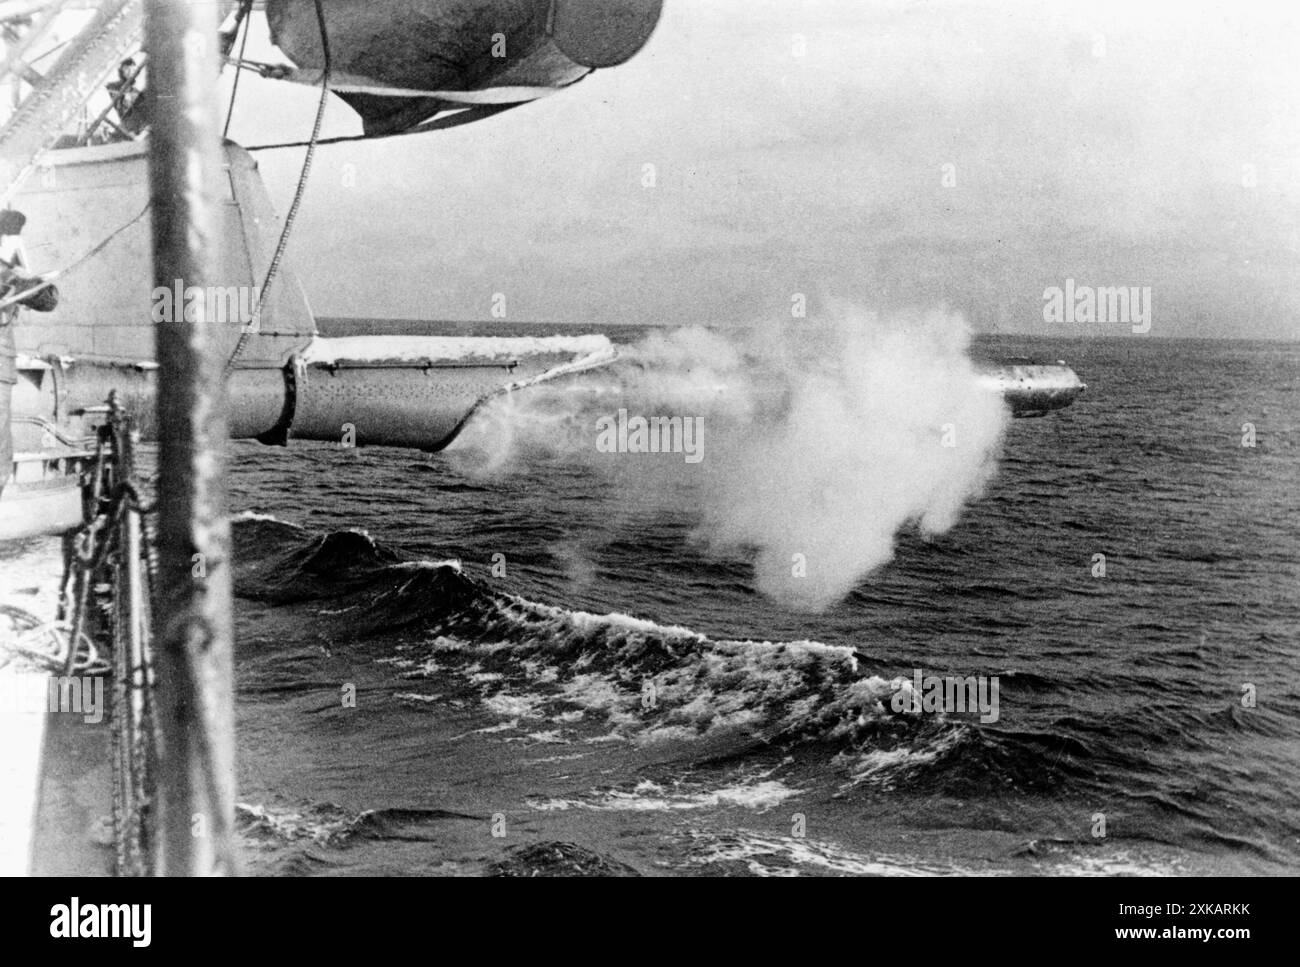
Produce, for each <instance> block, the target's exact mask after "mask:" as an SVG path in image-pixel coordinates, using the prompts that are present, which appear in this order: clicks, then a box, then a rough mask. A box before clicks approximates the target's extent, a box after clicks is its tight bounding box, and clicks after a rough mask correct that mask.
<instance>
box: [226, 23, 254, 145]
mask: <svg viewBox="0 0 1300 967" xmlns="http://www.w3.org/2000/svg"><path fill="white" fill-rule="evenodd" d="M252 9H253V0H242V2H241V3H240V5H239V13H238V15H237V19H236V20H235V29H236V30H238V29H239V28H240V26H241V25H242V26H243V28H244V39H243V40H241V41H240V42H239V61H237V62H236V65H235V79H234V82H233V83H232V84H231V85H230V106H229V107H227V108H226V126H225V127H224V128H222V129H221V137H222V139H223V140H224V139H225V138H226V137H227V135H229V134H230V121H231V119H232V118H234V116H235V95H237V94H238V93H239V76H240V74H242V73H243V71H241V70H240V69H239V65H240V64H241V63H242V62H243V60H244V51H245V50H246V49H247V48H248V35H249V34H250V33H251V32H252V29H253V18H252V17H249V16H248V14H249V11H251V10H252Z"/></svg>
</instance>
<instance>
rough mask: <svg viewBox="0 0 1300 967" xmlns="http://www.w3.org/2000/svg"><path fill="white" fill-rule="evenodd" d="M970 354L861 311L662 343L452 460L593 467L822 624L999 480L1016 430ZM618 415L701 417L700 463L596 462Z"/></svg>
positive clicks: (503, 466) (518, 416)
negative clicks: (898, 550)
mask: <svg viewBox="0 0 1300 967" xmlns="http://www.w3.org/2000/svg"><path fill="white" fill-rule="evenodd" d="M969 339H970V336H969V332H968V330H967V328H966V326H965V324H964V322H963V320H962V319H961V318H960V317H958V316H954V315H950V314H946V313H941V312H932V313H902V314H899V313H892V314H888V315H882V314H877V313H872V312H866V311H863V310H858V309H854V308H852V307H848V306H837V307H836V311H835V315H834V321H833V322H832V323H831V324H829V325H826V324H814V323H806V324H804V323H798V324H792V325H787V326H783V327H780V328H772V329H755V330H744V331H731V332H715V331H710V330H704V329H679V330H673V331H664V332H658V333H654V334H652V335H650V336H649V337H647V338H646V339H644V340H642V341H641V342H639V343H637V344H635V345H634V346H632V347H625V348H624V349H623V350H622V353H623V358H622V359H621V360H620V362H619V363H618V364H617V365H616V366H615V367H613V368H611V369H610V370H607V371H605V372H604V373H601V374H593V375H592V376H591V377H588V378H585V379H583V380H581V381H575V382H571V383H568V384H561V385H556V386H552V387H546V388H537V389H534V390H530V391H529V392H528V393H525V394H520V395H518V396H516V397H511V398H506V399H503V400H501V401H499V402H497V403H494V404H493V405H492V406H489V407H488V408H486V410H485V411H484V412H483V413H482V414H480V416H479V417H478V418H476V420H475V421H474V422H473V423H472V424H471V425H470V426H469V427H467V429H466V432H465V434H464V436H463V437H462V439H461V440H459V441H457V445H456V447H455V448H454V450H455V452H457V453H459V454H460V455H461V458H462V459H463V460H465V461H466V465H467V466H468V467H471V468H474V469H476V470H478V471H479V472H486V473H502V472H508V471H509V470H510V469H511V468H513V467H517V466H519V464H520V463H521V462H526V461H527V459H528V458H529V457H530V456H536V455H538V454H546V455H552V456H553V455H561V456H563V457H564V458H565V459H570V460H575V461H582V462H583V463H584V464H587V465H589V466H590V468H591V469H592V470H593V471H594V472H599V473H602V474H606V475H608V476H609V478H610V480H611V483H612V484H613V485H614V486H615V490H616V492H617V493H619V495H620V503H621V505H622V508H623V511H624V513H626V514H627V515H628V516H629V517H636V516H638V515H640V516H645V515H652V514H654V513H656V512H663V511H667V510H670V509H671V510H674V511H680V510H682V509H683V508H685V509H686V510H687V512H688V513H689V514H690V515H691V517H692V520H693V522H694V524H695V536H696V538H697V539H698V540H699V541H700V542H701V543H702V544H703V545H704V546H705V547H706V548H707V549H708V550H709V551H710V552H712V553H714V554H717V555H734V554H746V555H749V556H752V558H753V561H754V569H755V578H756V581H757V585H758V587H759V589H760V590H761V591H762V592H763V593H764V594H766V595H768V596H770V597H772V598H773V599H775V600H777V601H778V602H780V603H782V604H783V605H785V606H787V607H790V608H795V609H800V610H814V611H817V610H823V609H825V608H827V607H829V606H831V605H832V604H834V603H835V602H837V601H839V600H841V599H842V598H843V597H844V596H845V595H846V594H847V593H848V592H849V591H851V590H852V588H853V587H854V586H855V585H856V584H858V583H859V582H860V581H861V580H862V579H863V578H864V577H866V576H867V575H868V574H870V573H871V572H872V571H874V570H875V569H876V568H878V567H880V566H881V565H883V564H885V563H886V562H888V561H889V560H890V558H891V557H892V555H893V548H894V540H895V535H896V534H897V533H898V532H899V531H900V529H902V528H904V527H906V526H909V525H915V526H917V527H918V528H919V529H920V530H921V531H922V532H923V533H927V534H937V533H942V532H944V531H946V530H948V529H949V528H951V527H952V526H953V525H954V524H955V523H956V521H957V519H958V516H959V515H960V512H961V509H962V507H963V506H964V505H965V503H966V502H967V501H969V500H970V499H972V498H973V497H976V496H978V495H979V493H980V492H981V490H982V488H983V486H984V485H985V483H986V482H987V481H988V480H989V478H990V477H991V476H992V474H993V473H994V471H995V469H996V459H997V455H998V451H999V448H1000V443H1001V439H1002V435H1003V432H1004V430H1005V428H1006V421H1007V418H1008V415H1007V412H1006V409H1005V407H1004V405H1003V403H1002V401H1001V399H1000V398H999V397H998V396H997V395H995V394H991V393H989V391H988V390H987V389H985V388H982V387H981V386H980V384H979V382H978V380H977V378H976V374H975V370H974V368H973V366H972V364H971V362H970V359H969V357H968V355H967V348H968V344H969ZM619 408H625V409H626V410H627V411H628V413H629V414H639V415H642V416H647V417H649V416H669V417H683V418H693V419H702V421H703V427H704V433H703V459H702V460H701V461H700V462H699V463H690V464H688V463H686V462H685V461H684V460H683V457H682V455H681V454H673V453H657V454H651V453H602V452H599V451H598V450H597V449H596V443H595V441H596V438H597V432H596V421H597V420H598V419H600V418H601V417H609V416H611V415H612V414H614V413H615V412H616V411H617V410H618V409H619Z"/></svg>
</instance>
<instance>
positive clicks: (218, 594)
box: [142, 0, 236, 876]
mask: <svg viewBox="0 0 1300 967" xmlns="http://www.w3.org/2000/svg"><path fill="white" fill-rule="evenodd" d="M145 40H146V49H147V52H148V63H149V85H150V87H151V88H152V89H153V91H154V93H155V95H156V96H155V98H154V104H155V105H156V107H155V116H154V117H153V118H152V119H151V121H152V124H151V134H150V147H149V189H150V197H151V198H152V201H153V213H152V214H153V278H154V285H155V286H162V287H166V288H168V289H171V288H172V287H174V286H175V285H176V280H178V279H179V280H181V284H182V285H184V286H187V287H188V286H200V287H206V286H210V285H217V284H219V280H218V279H217V278H216V277H215V276H216V273H217V266H218V265H219V264H220V261H219V246H220V244H221V239H220V237H219V226H220V220H219V204H220V202H219V198H220V195H219V192H218V188H219V179H220V178H221V177H222V170H221V156H220V151H221V147H220V140H219V137H218V131H219V130H220V129H219V125H218V117H219V108H218V104H217V100H216V91H217V83H216V78H217V57H216V41H217V5H216V4H214V3H196V2H194V0H148V2H147V6H146V20H145ZM200 301H201V302H203V303H206V301H207V300H200ZM143 311H147V310H145V309H142V312H143ZM178 318H179V317H178ZM155 338H156V341H157V350H158V364H159V374H158V375H159V380H158V383H159V386H158V425H159V443H160V449H159V487H158V546H159V573H158V587H157V588H156V590H155V595H156V597H155V607H154V615H155V616H156V621H157V622H158V630H157V635H156V639H155V640H156V651H155V659H154V660H155V673H156V676H157V705H156V709H157V724H158V741H159V763H158V765H159V768H158V773H157V775H158V791H157V796H158V806H159V809H158V826H157V829H158V842H159V848H160V851H161V855H160V856H159V858H158V862H157V866H156V869H157V870H158V871H159V872H160V873H162V874H164V875H168V876H208V875H214V874H217V875H222V874H231V873H234V872H236V865H235V852H234V842H233V832H232V828H233V825H234V788H235V775H234V698H233V641H232V631H231V612H230V608H231V581H230V525H229V521H228V520H227V518H226V494H225V447H226V440H227V435H226V399H225V386H224V382H225V379H224V375H223V369H224V365H225V359H224V358H223V353H222V338H221V326H220V324H219V323H218V321H217V320H216V319H207V318H204V313H203V311H202V310H200V312H199V320H198V321H196V322H177V321H173V322H164V323H159V324H158V325H157V330H156V337H155Z"/></svg>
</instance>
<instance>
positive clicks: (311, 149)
mask: <svg viewBox="0 0 1300 967" xmlns="http://www.w3.org/2000/svg"><path fill="white" fill-rule="evenodd" d="M316 22H317V24H318V25H319V26H320V43H321V53H322V55H323V57H324V68H325V69H324V70H323V71H322V72H321V79H320V102H319V103H318V104H317V105H316V121H315V123H314V124H313V125H312V129H311V140H310V141H308V142H307V154H306V156H305V157H304V158H303V160H302V171H301V172H300V173H299V175H298V187H297V189H295V191H294V193H293V202H292V204H290V205H289V211H288V212H286V213H285V216H284V228H283V229H281V231H280V241H279V243H278V244H277V245H276V246H275V254H274V255H272V256H271V265H270V267H269V268H268V269H267V271H266V280H265V281H264V282H263V283H262V291H261V293H259V295H258V297H257V305H256V306H254V308H253V318H252V321H251V322H250V323H249V324H248V325H247V326H245V327H244V329H243V331H242V332H240V334H239V340H238V341H237V342H236V343H235V348H234V349H233V350H232V351H231V353H230V358H229V359H228V360H226V375H227V376H229V375H230V373H231V371H232V370H233V369H234V368H235V364H236V363H237V362H238V361H239V357H240V356H241V355H242V354H243V352H244V347H245V346H246V345H248V337H249V336H251V335H252V334H253V333H256V332H258V331H259V330H260V329H261V323H262V309H263V307H264V306H265V304H266V297H267V294H268V293H269V292H270V291H271V283H273V282H274V281H275V277H276V275H277V273H278V272H279V271H280V261H281V259H283V258H284V250H285V246H287V245H288V244H289V233H290V232H292V231H293V223H294V219H296V218H297V217H298V208H299V206H300V205H302V197H303V194H304V193H305V192H306V189H307V176H308V175H309V174H310V173H311V163H312V159H313V158H314V157H315V156H316V144H317V142H318V141H319V140H320V130H321V125H322V123H323V122H324V120H325V107H326V105H327V104H328V103H329V93H330V88H329V81H330V71H331V58H330V41H329V28H328V27H326V25H325V9H324V7H322V5H321V0H316Z"/></svg>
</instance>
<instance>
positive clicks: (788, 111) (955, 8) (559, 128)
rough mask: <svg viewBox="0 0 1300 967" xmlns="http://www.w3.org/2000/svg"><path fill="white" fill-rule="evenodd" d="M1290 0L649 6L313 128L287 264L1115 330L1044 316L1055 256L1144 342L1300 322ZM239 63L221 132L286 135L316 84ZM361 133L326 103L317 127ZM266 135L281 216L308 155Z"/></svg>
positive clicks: (486, 309)
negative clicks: (422, 130)
mask: <svg viewBox="0 0 1300 967" xmlns="http://www.w3.org/2000/svg"><path fill="white" fill-rule="evenodd" d="M1296 7H1297V5H1296V4H1295V3H1293V2H1285V3H1278V4H1264V3H1250V2H1244V3H1243V2H1241V0H1236V2H1224V3H1192V2H1151V0H1126V2H1122V3H1095V2H1088V3H1077V4H1076V3H1041V4H1040V3H1016V2H1010V0H1002V2H950V3H940V2H873V0H666V2H665V12H664V17H663V20H662V21H661V23H660V25H659V28H658V30H657V31H656V33H655V35H654V37H652V38H651V40H650V43H649V44H648V45H647V47H646V48H645V50H644V51H642V53H641V54H640V55H638V56H637V57H636V58H635V59H634V60H632V61H631V62H630V63H628V64H626V65H624V66H622V67H619V68H615V69H612V70H608V71H600V72H597V73H596V74H595V75H593V76H592V77H590V78H588V79H587V80H585V81H583V82H582V83H580V84H579V85H577V86H576V87H575V88H573V89H572V90H569V91H566V92H563V93H560V94H557V95H554V96H552V97H549V98H546V99H544V100H542V101H539V102H537V103H534V104H531V105H527V106H524V107H521V108H518V109H516V110H514V111H511V112H507V113H506V114H504V115H501V116H499V117H497V118H493V119H489V120H487V121H484V122H481V123H478V124H474V125H470V126H467V127H463V128H459V129H455V130H452V131H448V132H442V133H435V134H430V135H424V136H419V137H414V138H405V139H396V140H389V141H376V142H369V143H364V144H352V145H342V146H335V147H326V148H322V149H320V151H319V153H318V155H317V161H316V168H315V169H314V172H313V176H312V181H311V183H310V187H309V188H308V192H307V196H306V201H305V203H304V205H303V208H302V211H301V214H300V216H299V220H298V230H297V232H296V236H295V239H294V241H293V243H292V244H291V246H290V259H291V261H292V262H293V264H294V266H295V267H296V268H297V269H298V271H299V273H300V274H301V276H302V278H303V281H304V283H305V285H306V287H307V290H308V294H309V296H310V298H311V301H312V306H313V308H314V309H315V311H316V312H317V313H318V314H319V315H325V316H330V315H354V316H372V317H409V318H439V319H487V318H490V310H491V300H492V297H493V294H494V293H498V292H500V293H504V294H505V295H506V299H507V302H506V305H507V308H508V312H509V318H510V319H512V320H514V321H527V320H550V321H573V322H584V323H608V322H629V323H665V324H689V323H725V324H745V323H749V322H754V321H757V320H761V319H764V318H789V314H790V306H791V296H792V295H793V294H794V293H806V294H807V297H808V300H809V314H810V315H816V314H817V312H818V311H819V309H820V307H821V306H822V305H824V304H825V300H830V299H848V300H851V301H854V302H857V303H860V304H863V305H865V306H867V307H869V308H877V309H887V308H889V307H890V306H895V305H907V306H914V307H923V308H928V307H934V306H943V305H946V306H948V307H951V308H953V309H957V310H960V311H962V312H964V313H965V314H966V315H967V317H968V318H969V319H970V320H971V322H972V324H973V325H974V327H975V328H976V329H978V330H981V331H991V330H998V331H1003V332H1025V333H1037V334H1044V335H1086V334H1098V335H1121V334H1125V333H1128V332H1129V328H1130V327H1129V326H1128V325H1127V324H1124V323H1114V324H1102V323H1048V322H1045V321H1044V320H1043V291H1044V289H1046V288H1048V287H1050V286H1063V285H1064V284H1065V280H1066V279H1067V278H1072V279H1074V280H1075V282H1076V284H1078V285H1094V286H1117V285H1133V286H1151V289H1152V302H1153V318H1152V326H1151V333H1150V336H1151V337H1155V336H1250V337H1266V338H1268V337H1273V338H1300V220H1298V219H1297V214H1298V211H1297V209H1298V206H1297V198H1296V187H1297V184H1298V178H1300V36H1297V35H1298V33H1300V31H1297V23H1296V14H1295V13H1294V12H1292V11H1293V10H1294V9H1295V8H1296ZM800 37H802V38H803V45H804V53H803V55H802V56H799V53H798V50H799V47H800V39H799V38H800ZM241 84H242V86H241V92H240V108H239V110H238V111H237V113H236V121H235V125H234V127H233V130H232V136H234V137H235V138H236V140H239V141H242V142H244V143H250V144H251V143H257V142H259V141H264V140H268V139H269V140H283V139H291V140H292V139H298V138H305V137H306V135H307V134H308V133H309V131H310V126H311V118H312V112H313V110H314V106H315V93H314V92H313V91H312V90H311V89H309V88H300V87H297V86H295V85H288V84H283V83H272V82H264V81H253V82H249V81H248V80H247V79H246V80H245V81H244V82H241ZM359 130H360V125H359V122H358V121H357V120H356V117H355V115H353V114H352V112H351V111H350V110H349V109H348V108H347V106H346V105H344V104H343V103H342V102H339V101H337V100H336V101H335V102H334V103H333V104H332V105H331V107H330V111H329V114H328V115H327V121H326V135H330V134H348V133H354V132H356V131H359ZM259 157H260V159H261V161H262V164H263V170H264V172H265V173H266V175H267V182H268V185H269V187H270V189H271V193H272V197H273V199H274V201H275V203H276V205H277V208H278V209H279V210H280V211H281V212H283V211H284V209H285V208H286V207H287V205H288V202H289V198H290V196H291V192H292V187H293V183H294V180H295V178H296V176H297V172H298V166H299V164H300V163H301V157H302V152H301V151H277V152H266V153H262V154H260V155H259ZM647 164H653V165H654V166H655V175H656V185H655V187H653V188H645V187H643V186H642V180H643V172H644V170H645V169H644V166H645V165H647ZM348 165H351V166H354V167H353V168H351V169H349V168H347V166H348ZM946 165H951V166H953V167H951V168H945V166H946ZM349 174H352V175H353V176H354V181H355V184H354V185H352V186H350V187H349V186H348V185H347V184H346V182H347V181H348V180H349V178H348V176H349ZM945 175H948V179H947V180H949V181H951V180H953V178H954V177H955V185H954V186H945V184H944V181H945Z"/></svg>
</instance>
